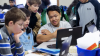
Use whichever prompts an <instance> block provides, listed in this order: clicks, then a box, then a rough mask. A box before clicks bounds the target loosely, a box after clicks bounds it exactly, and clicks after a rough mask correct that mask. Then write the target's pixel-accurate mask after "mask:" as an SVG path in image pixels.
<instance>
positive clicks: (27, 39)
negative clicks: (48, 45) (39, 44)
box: [19, 31, 34, 51]
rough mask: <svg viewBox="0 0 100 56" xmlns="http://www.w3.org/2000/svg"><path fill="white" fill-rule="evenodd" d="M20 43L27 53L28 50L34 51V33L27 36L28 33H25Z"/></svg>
mask: <svg viewBox="0 0 100 56" xmlns="http://www.w3.org/2000/svg"><path fill="white" fill-rule="evenodd" d="M19 39H20V42H21V43H22V45H23V48H24V50H25V51H27V50H32V47H33V45H34V41H33V39H34V38H33V33H32V31H31V33H29V34H27V33H26V32H24V33H23V34H22V35H21V36H20V38H19Z"/></svg>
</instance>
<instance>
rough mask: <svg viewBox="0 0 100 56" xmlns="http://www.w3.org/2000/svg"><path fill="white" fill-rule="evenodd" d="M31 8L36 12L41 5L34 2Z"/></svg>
mask: <svg viewBox="0 0 100 56" xmlns="http://www.w3.org/2000/svg"><path fill="white" fill-rule="evenodd" d="M29 9H30V10H31V11H32V12H34V13H36V12H37V11H38V9H39V5H38V4H33V5H31V6H29Z"/></svg>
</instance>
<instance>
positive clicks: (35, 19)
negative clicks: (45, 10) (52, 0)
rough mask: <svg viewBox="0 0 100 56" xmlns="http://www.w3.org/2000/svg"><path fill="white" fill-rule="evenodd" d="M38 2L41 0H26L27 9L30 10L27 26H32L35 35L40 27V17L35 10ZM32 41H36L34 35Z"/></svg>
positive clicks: (38, 4)
mask: <svg viewBox="0 0 100 56" xmlns="http://www.w3.org/2000/svg"><path fill="white" fill-rule="evenodd" d="M40 4H41V0H28V2H27V5H28V6H27V9H28V10H29V11H31V16H30V23H29V27H30V28H32V30H33V32H34V33H35V36H36V35H37V33H38V31H39V29H40V27H41V17H40V15H39V13H38V12H37V11H38V9H39V6H40ZM34 41H35V42H36V37H34Z"/></svg>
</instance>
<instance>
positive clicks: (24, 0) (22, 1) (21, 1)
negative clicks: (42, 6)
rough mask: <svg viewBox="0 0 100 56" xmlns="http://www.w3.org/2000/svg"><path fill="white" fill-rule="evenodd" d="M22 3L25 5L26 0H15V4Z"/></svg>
mask: <svg viewBox="0 0 100 56" xmlns="http://www.w3.org/2000/svg"><path fill="white" fill-rule="evenodd" d="M19 4H23V5H24V6H25V4H26V0H16V5H19Z"/></svg>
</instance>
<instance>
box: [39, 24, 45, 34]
mask: <svg viewBox="0 0 100 56" xmlns="http://www.w3.org/2000/svg"><path fill="white" fill-rule="evenodd" d="M43 29H46V28H45V26H42V27H41V28H40V29H39V31H38V34H41V30H43Z"/></svg>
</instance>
